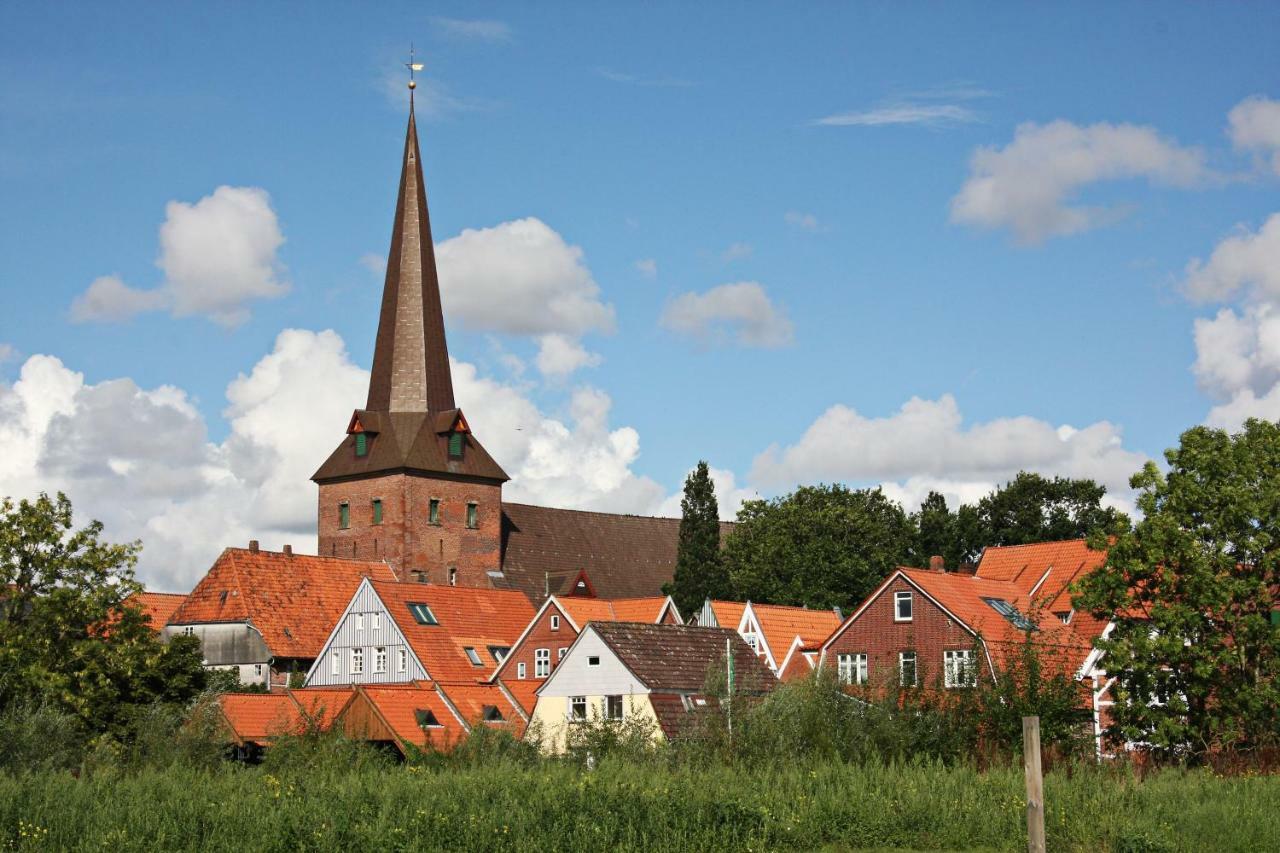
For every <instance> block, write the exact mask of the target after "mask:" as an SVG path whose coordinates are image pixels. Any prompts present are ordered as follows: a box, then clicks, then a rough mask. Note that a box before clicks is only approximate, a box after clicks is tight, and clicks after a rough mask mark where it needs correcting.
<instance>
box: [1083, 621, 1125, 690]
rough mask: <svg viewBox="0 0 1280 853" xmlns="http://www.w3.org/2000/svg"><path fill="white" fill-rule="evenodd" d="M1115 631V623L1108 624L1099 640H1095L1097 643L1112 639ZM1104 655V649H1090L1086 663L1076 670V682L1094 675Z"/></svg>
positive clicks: (1095, 647)
mask: <svg viewBox="0 0 1280 853" xmlns="http://www.w3.org/2000/svg"><path fill="white" fill-rule="evenodd" d="M1115 629H1116V623H1115V622H1114V621H1112V622H1108V623H1107V627H1105V628H1103V629H1102V633H1101V634H1099V635H1098V636H1097V638H1096V639H1095V642H1096V641H1097V640H1105V639H1107V637H1110V636H1111V632H1112V631H1114V630H1115ZM1103 654H1104V652H1103V651H1102V649H1100V648H1098V647H1097V646H1094V647H1093V648H1092V649H1090V650H1089V655H1088V657H1086V658H1085V659H1084V663H1082V664H1080V668H1079V669H1078V670H1076V680H1077V681H1079V680H1080V679H1082V678H1085V677H1087V676H1089V675H1091V674H1093V671H1094V669H1095V668H1096V667H1097V666H1098V661H1100V660H1102V656H1103Z"/></svg>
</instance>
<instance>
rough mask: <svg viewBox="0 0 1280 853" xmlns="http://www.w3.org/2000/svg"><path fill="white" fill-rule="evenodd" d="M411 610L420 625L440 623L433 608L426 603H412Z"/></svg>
mask: <svg viewBox="0 0 1280 853" xmlns="http://www.w3.org/2000/svg"><path fill="white" fill-rule="evenodd" d="M409 612H410V613H411V614H412V615H413V620H414V621H415V622H417V623H418V624H419V625H439V624H440V622H439V620H437V619H436V615H435V614H434V613H432V612H431V608H430V607H428V606H427V605H425V604H410V605H409Z"/></svg>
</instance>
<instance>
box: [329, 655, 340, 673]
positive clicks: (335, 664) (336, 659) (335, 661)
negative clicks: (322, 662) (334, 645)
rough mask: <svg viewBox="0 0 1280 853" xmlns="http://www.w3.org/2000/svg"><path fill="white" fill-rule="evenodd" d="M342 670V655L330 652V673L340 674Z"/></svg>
mask: <svg viewBox="0 0 1280 853" xmlns="http://www.w3.org/2000/svg"><path fill="white" fill-rule="evenodd" d="M341 672H342V655H341V654H340V653H339V652H337V651H333V652H331V653H330V654H329V674H330V675H338V674H339V673H341Z"/></svg>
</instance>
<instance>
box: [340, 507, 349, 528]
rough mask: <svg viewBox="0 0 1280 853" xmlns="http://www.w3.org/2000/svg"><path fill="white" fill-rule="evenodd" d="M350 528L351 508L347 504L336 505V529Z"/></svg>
mask: <svg viewBox="0 0 1280 853" xmlns="http://www.w3.org/2000/svg"><path fill="white" fill-rule="evenodd" d="M350 526H351V507H350V506H348V505H347V504H338V527H339V528H341V529H343V530H346V529H347V528H348V527H350Z"/></svg>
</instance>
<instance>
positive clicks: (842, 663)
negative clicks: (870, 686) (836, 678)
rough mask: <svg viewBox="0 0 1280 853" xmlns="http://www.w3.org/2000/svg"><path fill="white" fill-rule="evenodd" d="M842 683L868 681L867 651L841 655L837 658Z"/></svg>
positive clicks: (862, 682)
mask: <svg viewBox="0 0 1280 853" xmlns="http://www.w3.org/2000/svg"><path fill="white" fill-rule="evenodd" d="M836 661H837V665H838V669H839V674H840V683H841V684H866V683H867V655H866V653H865V652H862V653H859V654H853V655H840V656H839V657H837V658H836Z"/></svg>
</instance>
